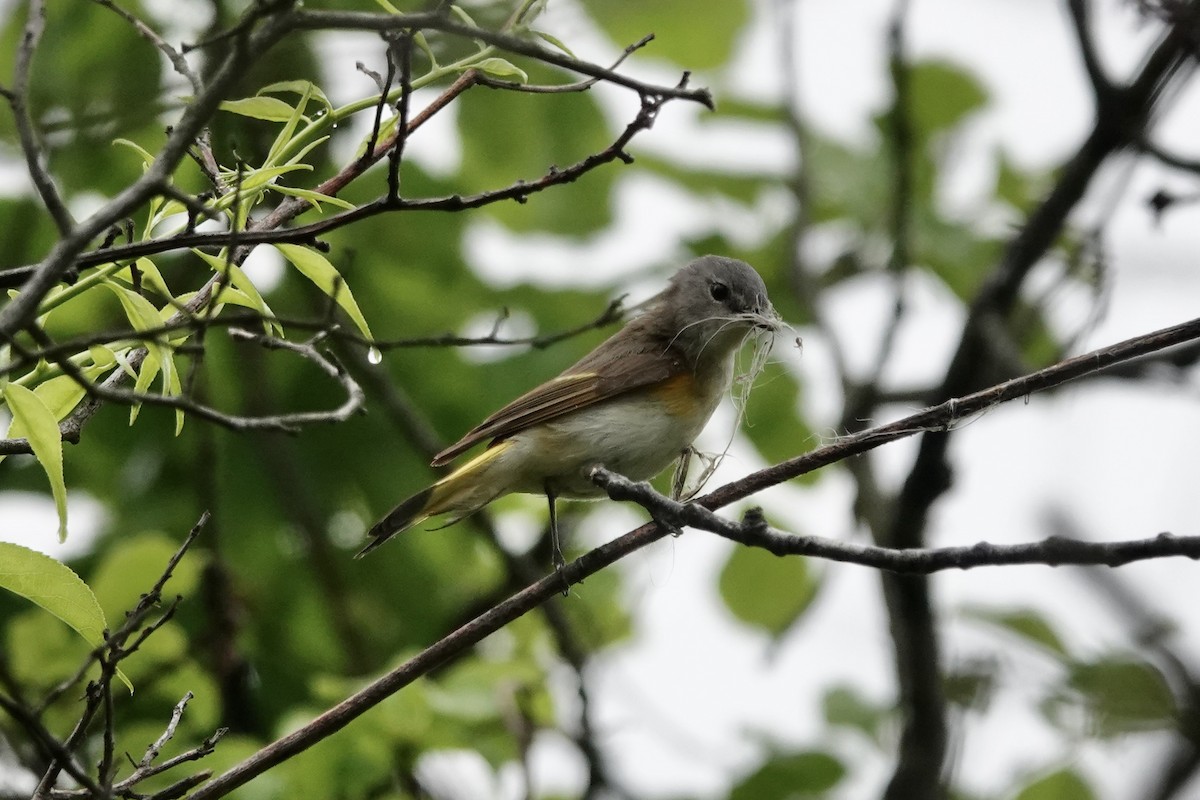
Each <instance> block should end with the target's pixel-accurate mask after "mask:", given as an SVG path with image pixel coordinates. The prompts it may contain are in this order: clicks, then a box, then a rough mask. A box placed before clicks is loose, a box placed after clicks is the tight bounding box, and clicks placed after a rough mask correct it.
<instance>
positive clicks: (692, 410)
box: [357, 255, 781, 569]
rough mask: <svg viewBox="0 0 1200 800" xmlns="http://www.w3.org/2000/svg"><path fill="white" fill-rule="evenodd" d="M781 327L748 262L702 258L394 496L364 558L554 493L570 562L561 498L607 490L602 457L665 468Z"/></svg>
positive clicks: (641, 473)
mask: <svg viewBox="0 0 1200 800" xmlns="http://www.w3.org/2000/svg"><path fill="white" fill-rule="evenodd" d="M780 328H781V323H780V320H779V316H778V314H776V312H775V309H774V308H773V307H772V306H771V302H770V300H769V299H768V298H767V289H766V286H765V285H764V284H763V281H762V278H761V277H760V276H759V274H758V273H757V272H755V271H754V269H753V268H752V267H750V265H749V264H746V263H745V262H742V261H738V260H736V259H732V258H725V257H723V256H713V255H708V256H703V257H701V258H697V259H695V260H694V261H692V262H690V263H689V264H687V266H685V267H683V268H682V269H680V270H679V271H678V272H676V273H675V275H674V276H673V277H672V278H671V281H670V284H669V285H668V286H667V288H666V289H665V290H664V291H663V292H661V293H660V294H659V295H657V296H656V297H654V298H653V299H652V300H651V301H649V303H648V304H647V307H646V310H645V311H644V312H643V313H641V314H640V315H638V316H636V317H634V318H633V319H632V320H630V322H629V323H628V324H627V325H626V326H625V327H624V328H622V329H621V330H620V331H618V332H617V333H616V334H614V335H613V336H612V337H610V338H609V339H608V340H606V341H605V342H603V343H602V344H600V345H599V346H598V347H597V348H596V349H595V350H593V351H592V352H590V353H588V354H587V355H586V356H584V357H583V358H582V359H581V360H580V361H579V362H577V363H576V364H575V365H573V366H571V367H569V368H567V369H566V370H565V371H564V372H563V373H562V374H561V375H559V376H558V377H556V378H551V379H550V380H548V381H546V382H545V383H543V384H542V385H541V386H538V387H537V388H536V389H533V390H532V391H529V392H527V393H525V394H523V395H521V396H520V397H518V398H517V399H516V400H513V401H512V402H511V403H509V404H508V405H506V406H505V407H504V408H502V409H500V410H499V411H497V412H496V413H495V414H492V415H491V416H490V417H488V418H487V419H485V420H484V421H483V422H481V423H480V424H479V425H478V426H476V427H475V428H473V429H472V430H471V431H469V432H468V433H467V434H466V435H465V436H463V437H462V438H461V439H459V440H458V441H457V442H455V443H454V444H452V445H451V446H450V447H447V448H446V449H445V450H443V451H442V452H440V453H438V454H437V455H436V456H435V457H434V459H433V462H432V464H433V466H435V467H438V466H442V465H445V464H448V463H449V462H450V461H451V460H453V459H454V458H455V457H457V456H459V455H461V454H462V453H465V452H466V451H467V450H469V449H471V448H472V447H474V446H475V445H477V444H479V443H481V442H484V441H487V442H489V443H488V446H487V449H485V450H484V451H483V452H482V453H480V454H479V455H477V456H475V457H474V458H473V459H471V460H470V461H468V462H466V463H465V464H463V465H462V466H461V467H459V468H458V469H456V470H454V471H453V472H451V473H450V474H449V475H447V476H446V477H444V478H442V479H441V480H439V481H437V482H436V483H434V484H433V485H432V486H429V487H428V488H426V489H423V490H421V491H420V492H417V493H416V494H414V495H413V496H412V497H410V498H408V499H407V500H405V501H404V502H402V503H401V504H400V505H398V506H396V508H395V509H394V510H393V511H392V512H391V513H390V514H388V515H387V516H386V517H384V518H383V519H382V520H381V521H380V522H378V523H377V524H376V525H375V526H374V527H372V528H371V530H370V531H368V534H367V535H368V536H369V537H370V541H369V542H368V544H367V545H366V547H364V548H363V549H362V551H361V552H360V553H359V554H358V556H357V557H359V558H361V557H362V556H364V555H366V554H367V553H369V552H370V551H372V550H374V549H375V548H376V547H378V546H379V545H381V544H383V543H384V542H385V541H387V540H388V539H390V538H391V537H392V536H394V535H396V534H397V533H400V532H401V531H404V530H406V529H407V528H410V527H412V526H413V525H417V524H419V523H421V522H423V521H425V520H426V519H428V518H429V517H432V516H436V515H440V514H450V515H452V516H451V518H450V519H449V521H448V522H446V523H445V524H446V525H450V524H453V523H454V522H457V521H458V520H460V519H462V518H463V517H466V516H468V515H470V514H473V513H474V512H476V511H478V510H479V509H481V508H483V507H484V506H486V505H487V504H488V503H490V502H492V501H493V500H495V499H497V498H499V497H502V496H503V495H506V494H509V493H512V492H523V493H527V494H544V495H545V496H546V498H547V501H548V502H549V504H550V534H551V543H552V549H553V551H554V555H553V558H554V564H555V567H556V568H559V569H561V568H562V566H563V564H564V563H565V562H564V560H563V557H562V552H561V549H560V546H559V541H558V525H557V515H556V513H555V511H556V510H555V500H556V499H557V498H560V497H561V498H567V499H588V498H598V497H602V496H604V491H603V490H602V489H600V488H599V487H598V486H596V485H595V484H594V483H593V482H592V481H591V480H590V479H589V478H588V477H587V473H588V470H589V469H591V468H592V467H594V466H597V465H598V466H603V467H605V468H606V469H609V470H611V471H613V472H617V473H620V474H622V475H624V476H625V477H627V478H630V479H632V480H647V479H649V478H652V477H654V476H655V475H657V474H658V473H660V472H662V471H663V470H664V469H666V467H667V466H668V465H670V463H671V462H672V461H674V460H675V459H676V458H678V457H680V455H681V453H683V452H685V451H686V450H687V448H689V447H690V446H691V444H692V440H694V439H695V438H696V436H697V435H698V434H699V433H700V431H701V429H702V428H703V427H704V426H705V424H706V423H707V422H708V419H709V417H711V416H712V413H713V411H714V410H715V409H716V407H717V404H718V403H719V402H720V400H721V397H722V396H723V395H725V394H726V393H727V392H728V391H729V389H730V386H731V384H732V380H733V359H734V354H735V353H736V351H737V350H738V349H739V348H740V346H741V345H742V343H743V342H745V341H746V340H747V338H749V337H750V336H751V335H753V334H754V333H756V332H776V331H778V330H779V329H780Z"/></svg>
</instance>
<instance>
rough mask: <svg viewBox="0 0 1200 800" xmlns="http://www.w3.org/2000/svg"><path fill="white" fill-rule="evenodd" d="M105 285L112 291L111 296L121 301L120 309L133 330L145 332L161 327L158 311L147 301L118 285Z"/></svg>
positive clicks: (110, 283)
mask: <svg viewBox="0 0 1200 800" xmlns="http://www.w3.org/2000/svg"><path fill="white" fill-rule="evenodd" d="M105 285H106V286H108V288H110V289H112V291H113V294H115V295H116V296H117V299H119V300H120V301H121V307H122V308H124V309H125V316H126V317H127V318H128V319H129V324H130V325H132V326H133V329H134V330H137V331H147V330H152V329H154V328H158V327H161V326H162V317H160V316H159V314H158V309H157V308H155V307H154V304H153V303H151V302H150V301H149V300H147V299H146V298H144V297H142V296H141V295H140V294H138V293H137V292H135V291H133V290H132V289H126V288H125V287H124V286H121V285H120V284H118V283H112V282H107V283H105Z"/></svg>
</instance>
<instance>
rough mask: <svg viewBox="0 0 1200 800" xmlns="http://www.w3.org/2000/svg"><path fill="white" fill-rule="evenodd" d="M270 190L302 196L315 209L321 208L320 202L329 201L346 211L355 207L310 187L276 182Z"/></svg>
mask: <svg viewBox="0 0 1200 800" xmlns="http://www.w3.org/2000/svg"><path fill="white" fill-rule="evenodd" d="M271 190H272V191H276V192H279V193H280V194H286V195H290V196H292V197H300V198H303V199H304V200H307V201H308V202H310V203H312V206H313V208H315V209H317V210H318V211H320V210H321V204H322V203H329V204H330V205H332V206H337V207H338V208H344V209H346V210H347V211H349V210H351V209H354V208H355V207H356V206H355V205H354V203H349V202H347V201H345V200H343V199H342V198H340V197H333V196H332V195H328V194H321V193H320V192H314V191H313V190H312V189H300V188H298V187H296V186H281V185H279V184H276V185H275V186H272V187H271Z"/></svg>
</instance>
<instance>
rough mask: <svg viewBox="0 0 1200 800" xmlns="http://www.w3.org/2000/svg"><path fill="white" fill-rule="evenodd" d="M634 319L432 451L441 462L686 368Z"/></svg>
mask: <svg viewBox="0 0 1200 800" xmlns="http://www.w3.org/2000/svg"><path fill="white" fill-rule="evenodd" d="M638 322H639V320H634V321H633V322H631V323H630V324H629V325H627V326H626V327H625V328H623V329H622V330H621V331H619V332H618V333H617V334H616V335H615V336H613V337H612V338H611V339H608V340H607V341H606V342H604V343H603V344H601V345H600V346H599V347H597V348H596V349H595V350H593V351H592V352H591V353H589V354H587V355H586V356H584V357H583V359H581V360H580V361H579V362H578V363H576V364H575V365H574V366H571V367H569V368H568V369H567V370H565V371H564V372H563V373H562V374H561V375H559V376H558V377H557V378H551V379H550V380H548V381H546V382H545V383H543V384H542V385H541V386H539V387H537V388H536V389H532V390H530V391H528V392H526V393H525V394H523V395H521V396H520V397H518V398H517V399H516V400H513V401H512V402H511V403H509V404H508V405H506V406H505V407H504V408H502V409H500V410H499V411H497V412H496V413H495V414H492V415H491V416H490V417H488V418H487V419H485V420H484V421H483V422H481V423H479V425H477V426H476V427H475V428H473V429H472V430H470V431H469V432H468V433H467V435H466V436H464V437H463V438H461V439H459V440H458V441H457V442H455V443H454V444H452V445H451V446H449V447H447V448H446V449H445V450H443V451H442V452H440V453H438V454H437V455H436V456H434V459H433V466H435V467H440V466H442V465H443V464H446V463H448V462H449V461H450V460H451V459H453V458H454V457H455V456H457V455H459V454H461V453H464V452H466V451H467V450H469V449H471V448H472V447H474V446H475V445H477V444H479V443H480V442H482V441H485V440H488V439H506V438H508V437H509V436H512V435H513V434H514V433H517V432H518V431H523V430H525V429H526V428H530V427H532V426H534V425H538V424H540V423H543V422H547V421H549V420H552V419H556V418H558V417H561V416H563V415H565V414H570V413H571V412H573V411H578V410H579V409H581V408H587V407H588V406H591V405H595V404H596V403H599V402H601V401H603V400H608V399H610V398H612V397H616V396H617V395H620V394H624V393H625V392H629V391H633V390H634V389H639V388H642V387H644V386H650V385H652V384H656V383H660V382H662V381H665V380H667V379H668V378H670V377H672V376H673V375H676V374H678V373H679V372H680V371H682V370H683V368H684V367H683V362H682V360H680V359H679V358H678V357H677V356H676V354H675V353H674V352H671V351H669V350H668V348H667V347H665V346H664V344H663V342H662V341H661V339H658V338H657V337H654V336H653V335H651V334H650V333H649V331H647V330H646V329H645V326H643V325H639V324H638Z"/></svg>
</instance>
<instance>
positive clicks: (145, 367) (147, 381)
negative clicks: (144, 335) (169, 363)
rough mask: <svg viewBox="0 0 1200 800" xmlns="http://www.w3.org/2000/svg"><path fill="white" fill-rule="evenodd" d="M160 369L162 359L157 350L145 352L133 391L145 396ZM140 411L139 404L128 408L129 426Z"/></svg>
mask: <svg viewBox="0 0 1200 800" xmlns="http://www.w3.org/2000/svg"><path fill="white" fill-rule="evenodd" d="M161 369H162V359H161V358H160V357H159V355H158V348H154V347H152V348H149V349H147V350H146V357H145V358H144V359H142V368H141V369H140V370H139V371H138V374H137V380H136V381H134V384H133V391H134V392H136V393H137V394H145V393H146V392H148V391H149V390H150V387H151V386H153V385H154V379H155V378H157V377H158V373H159V371H160V370H161ZM141 411H142V404H141V403H134V404H133V405H132V406H130V407H129V424H130V425H132V424H133V423H135V422H137V418H138V414H140V413H141Z"/></svg>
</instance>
